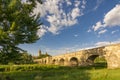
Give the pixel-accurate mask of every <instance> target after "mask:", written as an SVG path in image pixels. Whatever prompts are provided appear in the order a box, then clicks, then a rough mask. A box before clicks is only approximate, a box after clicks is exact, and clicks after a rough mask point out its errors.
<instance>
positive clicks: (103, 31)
mask: <svg viewBox="0 0 120 80" xmlns="http://www.w3.org/2000/svg"><path fill="white" fill-rule="evenodd" d="M105 32H107V30H106V29H104V30H101V31H100V32H98V34H103V33H105Z"/></svg>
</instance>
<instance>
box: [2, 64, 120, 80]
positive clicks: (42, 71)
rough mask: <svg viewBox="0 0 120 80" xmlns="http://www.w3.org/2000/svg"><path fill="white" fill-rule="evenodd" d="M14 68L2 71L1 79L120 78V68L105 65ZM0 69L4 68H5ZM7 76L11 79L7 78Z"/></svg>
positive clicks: (64, 79) (23, 66)
mask: <svg viewBox="0 0 120 80" xmlns="http://www.w3.org/2000/svg"><path fill="white" fill-rule="evenodd" d="M21 66H22V67H21ZM34 66H35V67H34ZM3 67H5V66H3ZM36 67H37V68H36ZM7 68H8V66H7ZM12 68H13V71H12V70H10V69H8V70H7V71H3V72H2V71H1V72H0V80H120V69H114V70H111V69H107V68H106V67H105V66H102V67H98V66H94V67H60V66H53V65H49V66H39V65H20V66H15V67H13V66H12ZM14 68H15V69H14ZM23 68H25V69H23ZM0 69H1V70H2V69H3V68H0ZM6 77H10V78H11V79H5V78H6Z"/></svg>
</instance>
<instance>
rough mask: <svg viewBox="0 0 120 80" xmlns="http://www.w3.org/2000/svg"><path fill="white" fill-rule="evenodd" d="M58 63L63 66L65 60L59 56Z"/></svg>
mask: <svg viewBox="0 0 120 80" xmlns="http://www.w3.org/2000/svg"><path fill="white" fill-rule="evenodd" d="M59 64H60V65H61V66H64V64H65V60H64V59H63V58H61V59H60V60H59Z"/></svg>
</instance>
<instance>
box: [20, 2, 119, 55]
mask: <svg viewBox="0 0 120 80" xmlns="http://www.w3.org/2000/svg"><path fill="white" fill-rule="evenodd" d="M39 12H40V13H41V21H42V22H43V25H42V26H40V27H41V29H40V30H38V32H37V34H38V35H39V36H40V40H38V41H36V43H32V44H22V45H20V47H21V48H22V49H24V50H27V51H28V52H29V53H30V54H32V55H37V54H38V50H39V49H40V50H41V51H42V52H43V53H45V52H48V53H49V54H50V55H59V54H63V53H69V52H73V51H79V50H81V49H86V48H91V47H97V46H102V45H107V44H110V43H118V42H120V0H43V4H42V5H41V4H37V7H36V8H35V10H34V14H38V13H39Z"/></svg>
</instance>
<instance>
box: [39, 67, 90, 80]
mask: <svg viewBox="0 0 120 80" xmlns="http://www.w3.org/2000/svg"><path fill="white" fill-rule="evenodd" d="M37 76H39V77H40V80H90V77H89V73H88V72H87V71H86V70H85V69H79V68H78V67H61V68H60V69H56V70H55V69H54V70H49V71H45V72H43V73H42V74H41V75H37Z"/></svg>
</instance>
